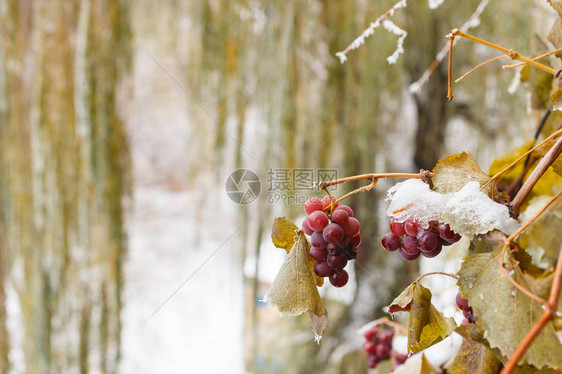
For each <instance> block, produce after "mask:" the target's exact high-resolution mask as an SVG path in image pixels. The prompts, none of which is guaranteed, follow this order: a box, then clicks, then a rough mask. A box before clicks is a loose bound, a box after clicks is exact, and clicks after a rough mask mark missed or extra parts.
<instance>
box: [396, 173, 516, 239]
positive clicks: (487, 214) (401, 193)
mask: <svg viewBox="0 0 562 374" xmlns="http://www.w3.org/2000/svg"><path fill="white" fill-rule="evenodd" d="M387 200H389V201H390V205H389V207H388V210H387V214H388V216H389V217H392V218H393V219H394V220H396V221H398V222H404V221H406V220H408V219H413V220H415V221H417V222H418V224H419V225H421V226H422V227H424V228H427V227H429V222H430V221H436V220H438V221H443V222H445V223H447V224H449V226H451V228H452V229H453V230H454V231H455V232H456V233H458V234H460V235H463V236H467V237H468V238H469V239H472V237H474V236H475V235H479V234H485V233H487V232H489V231H492V230H494V229H498V230H501V231H503V232H504V233H506V234H508V235H509V234H512V233H513V232H515V230H517V228H518V227H519V224H518V223H517V221H516V220H514V219H513V218H511V217H510V216H509V211H508V209H507V207H506V206H504V205H502V204H498V203H496V202H495V201H493V200H492V199H490V198H489V197H488V196H487V195H486V194H485V193H483V192H481V191H480V184H479V183H478V182H476V181H471V182H468V183H467V184H466V185H465V186H464V187H462V188H461V189H460V190H459V191H457V192H453V193H443V194H442V193H438V192H435V191H432V190H431V189H430V188H429V186H428V185H427V184H426V183H424V182H423V181H421V180H419V179H408V180H406V181H404V182H401V183H398V184H396V185H395V186H393V187H391V188H390V189H389V190H388V195H387Z"/></svg>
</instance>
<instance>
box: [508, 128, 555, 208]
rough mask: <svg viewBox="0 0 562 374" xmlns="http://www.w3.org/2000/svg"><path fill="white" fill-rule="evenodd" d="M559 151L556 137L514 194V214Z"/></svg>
mask: <svg viewBox="0 0 562 374" xmlns="http://www.w3.org/2000/svg"><path fill="white" fill-rule="evenodd" d="M560 153H562V138H560V139H558V140H557V141H556V143H554V145H553V146H552V148H550V150H549V151H548V152H547V153H546V155H544V157H543V158H542V159H541V160H540V162H539V164H538V165H537V167H536V168H535V169H534V170H533V172H532V173H531V175H529V178H527V180H526V181H525V183H524V184H523V186H521V189H519V192H517V195H515V197H514V198H513V200H512V201H511V208H512V213H513V214H514V215H515V216H517V215H519V208H520V207H521V204H523V201H525V199H526V198H527V196H528V195H529V193H530V192H531V190H532V189H533V187H535V184H537V182H538V181H539V179H540V178H541V177H542V176H543V174H544V173H545V172H546V169H548V167H549V166H550V165H552V163H553V162H554V161H555V160H556V158H558V156H559V155H560Z"/></svg>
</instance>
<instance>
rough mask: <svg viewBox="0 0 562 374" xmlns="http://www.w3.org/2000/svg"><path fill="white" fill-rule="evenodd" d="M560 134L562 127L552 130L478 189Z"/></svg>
mask: <svg viewBox="0 0 562 374" xmlns="http://www.w3.org/2000/svg"><path fill="white" fill-rule="evenodd" d="M560 134H562V129H560V130H557V131H555V132H553V133H552V134H550V135H549V136H548V137H547V138H546V139H545V140H543V141H542V142H540V143H539V144H537V145H536V146H534V147H533V148H531V149H529V150H528V151H527V152H525V153H523V154H522V155H521V156H519V157H518V158H517V159H515V161H513V162H512V163H511V164H509V165H507V166H506V167H505V168H503V169H502V170H501V171H499V172H498V173H496V174H495V175H494V176H492V177H491V178H490V180H489V181H488V182H486V183H484V184H483V185H482V187H481V188H480V190H482V189H484V188H486V187H487V186H488V185H489V184H490V183H492V182H493V181H494V180H496V179H498V178H499V177H500V176H502V175H503V174H504V173H506V172H508V171H509V170H510V169H511V168H512V167H514V166H515V165H517V164H518V163H519V162H520V161H521V160H523V159H524V158H525V157H527V155H529V154H530V153H532V152H534V151H535V150H536V149H537V148H540V147H542V146H543V145H544V144H545V143H546V142H548V141H549V140H550V139H552V138H555V137H556V136H558V135H560Z"/></svg>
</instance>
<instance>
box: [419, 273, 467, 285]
mask: <svg viewBox="0 0 562 374" xmlns="http://www.w3.org/2000/svg"><path fill="white" fill-rule="evenodd" d="M436 274H439V275H446V276H448V277H451V278H454V279H456V280H459V276H458V275H456V274H452V273H444V272H442V271H432V272H431V273H425V274H422V275H420V276H419V277H418V279H416V281H415V282H414V283H416V282H419V281H420V280H422V278H424V277H427V276H428V275H436Z"/></svg>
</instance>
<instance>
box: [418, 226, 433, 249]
mask: <svg viewBox="0 0 562 374" xmlns="http://www.w3.org/2000/svg"><path fill="white" fill-rule="evenodd" d="M416 239H417V241H418V246H419V248H420V251H422V252H431V251H433V250H434V249H435V248H437V245H438V244H439V237H438V236H437V235H435V234H434V233H433V232H431V231H429V230H425V229H420V230H418V233H417V235H416Z"/></svg>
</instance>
